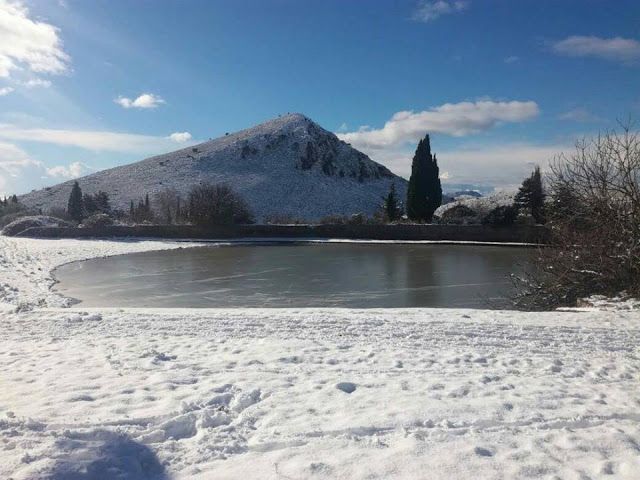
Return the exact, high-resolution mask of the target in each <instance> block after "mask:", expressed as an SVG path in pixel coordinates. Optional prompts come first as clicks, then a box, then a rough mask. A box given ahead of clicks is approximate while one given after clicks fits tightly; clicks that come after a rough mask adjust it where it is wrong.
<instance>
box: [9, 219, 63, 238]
mask: <svg viewBox="0 0 640 480" xmlns="http://www.w3.org/2000/svg"><path fill="white" fill-rule="evenodd" d="M72 226H73V224H72V223H70V222H67V221H65V220H61V219H59V218H55V217H49V216H46V215H36V216H29V217H20V218H18V219H17V220H14V221H13V222H11V223H10V224H9V225H7V226H6V227H4V228H3V229H2V235H8V236H16V235H20V234H21V233H24V232H25V231H26V230H28V229H30V228H36V227H61V228H69V227H72Z"/></svg>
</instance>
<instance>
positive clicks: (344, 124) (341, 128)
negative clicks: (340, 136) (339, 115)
mask: <svg viewBox="0 0 640 480" xmlns="http://www.w3.org/2000/svg"><path fill="white" fill-rule="evenodd" d="M347 130H349V125H347V124H346V123H344V122H343V123H342V125H340V126H339V127H338V131H339V132H346V131H347Z"/></svg>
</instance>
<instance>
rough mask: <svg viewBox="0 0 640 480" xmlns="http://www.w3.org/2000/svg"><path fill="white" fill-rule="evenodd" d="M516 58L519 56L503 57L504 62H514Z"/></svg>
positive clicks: (518, 58)
mask: <svg viewBox="0 0 640 480" xmlns="http://www.w3.org/2000/svg"><path fill="white" fill-rule="evenodd" d="M518 60H520V57H518V56H517V55H511V56H510V57H507V58H505V59H504V63H516V62H517V61H518Z"/></svg>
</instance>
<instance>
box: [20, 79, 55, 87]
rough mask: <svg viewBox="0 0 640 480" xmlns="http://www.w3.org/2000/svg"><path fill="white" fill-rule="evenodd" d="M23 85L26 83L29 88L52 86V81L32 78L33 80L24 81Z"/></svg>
mask: <svg viewBox="0 0 640 480" xmlns="http://www.w3.org/2000/svg"><path fill="white" fill-rule="evenodd" d="M22 85H24V86H25V87H27V88H35V87H43V88H49V87H50V86H51V81H50V80H42V79H41V78H32V79H31V80H27V81H26V82H22Z"/></svg>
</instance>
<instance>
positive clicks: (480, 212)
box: [433, 192, 515, 223]
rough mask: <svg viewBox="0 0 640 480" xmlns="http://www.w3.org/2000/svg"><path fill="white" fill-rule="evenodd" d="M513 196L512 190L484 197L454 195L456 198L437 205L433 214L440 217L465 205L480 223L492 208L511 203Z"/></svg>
mask: <svg viewBox="0 0 640 480" xmlns="http://www.w3.org/2000/svg"><path fill="white" fill-rule="evenodd" d="M514 196H515V193H514V192H497V193H493V194H491V195H487V196H486V197H472V196H467V195H463V196H460V197H456V199H455V200H454V201H452V202H449V203H445V204H444V205H441V206H440V207H438V209H437V210H436V211H435V212H434V214H433V216H434V217H435V218H441V217H442V216H443V215H444V213H445V212H446V211H447V210H450V209H452V208H454V207H457V206H459V205H464V206H465V207H468V208H470V209H471V210H473V211H474V212H475V213H476V219H477V221H478V223H480V220H481V219H482V218H483V217H484V216H486V215H487V214H488V213H489V212H490V211H491V210H493V209H494V208H496V207H504V206H508V205H513V199H514Z"/></svg>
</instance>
